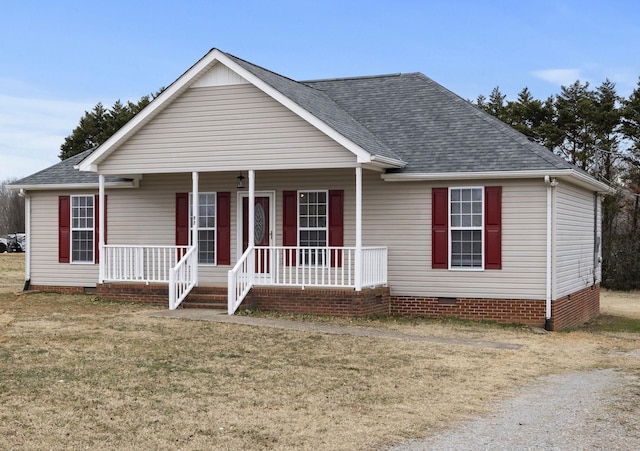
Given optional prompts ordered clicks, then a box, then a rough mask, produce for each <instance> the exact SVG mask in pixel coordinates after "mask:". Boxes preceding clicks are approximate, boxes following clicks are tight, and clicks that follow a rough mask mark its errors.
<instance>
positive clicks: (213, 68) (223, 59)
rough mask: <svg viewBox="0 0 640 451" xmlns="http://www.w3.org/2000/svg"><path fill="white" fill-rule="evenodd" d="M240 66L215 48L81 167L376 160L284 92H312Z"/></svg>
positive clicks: (359, 134) (140, 170) (112, 170)
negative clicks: (290, 90) (284, 88)
mask: <svg viewBox="0 0 640 451" xmlns="http://www.w3.org/2000/svg"><path fill="white" fill-rule="evenodd" d="M240 63H242V64H240ZM244 65H248V63H246V62H243V61H241V60H236V59H235V58H232V57H230V56H228V55H226V54H224V53H223V52H220V51H219V50H216V49H214V50H212V51H211V52H209V53H208V54H207V55H206V56H205V57H203V58H202V59H201V60H200V61H198V62H197V63H196V64H195V65H194V66H193V67H191V68H190V69H189V70H188V71H187V72H185V74H183V75H182V76H181V77H180V78H178V80H176V81H175V82H174V83H173V84H172V85H171V86H169V88H167V89H166V90H165V91H164V92H162V94H160V95H159V96H158V97H157V98H156V99H154V101H153V102H151V104H150V105H149V106H148V107H147V108H145V109H144V110H143V111H141V112H140V113H139V114H138V115H136V116H135V117H134V118H133V119H132V120H131V121H130V122H129V123H128V124H127V125H125V126H124V127H123V128H122V129H120V130H119V131H118V132H117V133H116V134H115V135H113V136H112V137H111V138H110V139H109V140H107V141H106V142H105V143H104V144H103V145H102V146H101V147H100V148H99V149H98V150H97V151H96V152H94V153H93V154H92V155H91V156H90V157H89V158H87V159H86V160H84V161H83V162H82V163H81V164H80V165H79V166H78V169H80V170H81V171H93V172H100V173H103V174H144V173H161V172H189V171H194V170H199V171H206V170H216V171H226V170H229V171H235V170H241V169H244V170H246V168H247V166H246V162H247V161H255V165H252V167H253V168H254V169H263V170H265V169H301V168H316V167H325V168H327V167H329V168H331V167H353V166H355V165H356V164H358V163H368V162H372V161H373V160H374V159H375V156H374V155H372V154H371V153H370V152H369V151H367V150H365V149H364V148H363V147H361V146H360V145H358V144H356V143H355V142H354V141H353V140H352V139H349V138H347V137H345V136H344V134H342V133H340V132H338V131H336V130H335V128H334V127H331V126H329V125H327V124H326V123H325V122H324V121H322V120H321V119H318V117H317V116H315V115H314V114H312V113H310V112H309V111H308V108H307V109H305V108H304V107H303V106H301V105H300V104H299V102H298V101H297V99H296V100H292V99H291V98H289V97H288V96H287V95H285V94H283V93H282V92H281V91H282V90H283V89H282V87H283V86H284V85H286V87H287V88H291V89H292V92H294V91H297V90H301V91H304V90H309V89H311V88H309V87H306V86H304V85H302V84H299V83H297V82H294V81H292V80H289V79H285V78H284V77H280V76H276V75H275V74H272V75H273V76H276V77H280V78H281V79H282V80H278V82H279V83H282V84H283V86H279V87H278V88H275V87H274V86H272V85H273V84H277V83H273V80H271V79H268V77H267V76H266V75H264V74H263V73H262V72H260V71H258V70H257V69H258V68H257V66H255V67H254V66H251V65H248V67H249V68H251V69H253V72H252V71H250V70H247V67H245V66H244ZM260 70H261V71H263V70H262V69H260ZM256 73H257V74H258V75H256ZM269 74H270V75H271V73H269ZM261 75H262V77H261ZM263 78H265V79H268V81H269V82H271V84H269V82H267V81H265V80H264V79H263ZM288 94H291V92H289V93H288ZM318 95H320V96H322V95H323V94H322V93H318ZM327 101H328V102H329V103H330V102H331V101H330V100H328V98H327ZM329 103H328V104H329ZM329 117H330V116H329ZM343 122H344V121H343ZM345 129H346V130H347V132H348V133H347V134H349V133H352V132H353V136H355V137H356V140H358V139H361V138H363V137H364V138H365V139H364V141H363V142H364V143H373V144H374V147H376V146H377V145H378V143H377V142H375V140H367V139H366V138H370V137H369V136H367V135H368V132H367V131H366V129H364V127H361V126H360V125H359V124H357V123H355V127H354V124H350V125H349V127H348V128H345ZM354 130H355V131H354ZM379 149H382V150H384V148H383V147H379ZM387 159H388V158H386V157H385V161H386V160H387ZM391 160H392V164H394V165H395V166H398V165H399V164H400V165H401V164H402V162H400V161H397V160H393V159H391ZM378 164H379V163H378ZM384 164H388V163H384ZM168 169H170V171H168Z"/></svg>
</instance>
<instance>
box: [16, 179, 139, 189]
mask: <svg viewBox="0 0 640 451" xmlns="http://www.w3.org/2000/svg"><path fill="white" fill-rule="evenodd" d="M104 186H105V187H106V188H138V187H139V186H140V183H139V181H138V180H132V181H130V182H109V183H105V184H104ZM6 187H7V188H9V189H10V190H16V191H17V190H21V189H23V190H25V191H59V190H86V189H97V188H98V187H99V184H98V183H97V182H96V183H65V184H60V185H53V184H49V185H6Z"/></svg>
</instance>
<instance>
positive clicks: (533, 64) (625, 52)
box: [0, 0, 640, 181]
mask: <svg viewBox="0 0 640 451" xmlns="http://www.w3.org/2000/svg"><path fill="white" fill-rule="evenodd" d="M1 11H2V12H1V14H0V17H1V18H2V26H1V27H0V181H2V180H5V179H7V178H14V177H23V176H26V175H29V174H31V173H33V172H35V171H38V170H40V169H43V168H45V167H47V166H50V165H51V164H54V163H57V162H58V161H59V160H58V154H59V151H60V145H61V144H62V143H63V142H64V137H65V136H67V135H69V134H70V133H71V131H72V130H73V128H74V127H75V126H76V125H77V124H78V121H79V119H80V117H81V116H82V115H83V114H84V111H85V110H90V109H91V108H92V107H93V106H94V105H95V104H96V103H97V102H102V103H103V104H104V105H105V106H107V107H109V106H111V105H112V104H113V103H114V102H115V101H116V100H117V99H122V100H123V101H125V100H133V101H137V100H138V99H139V98H140V97H141V96H143V95H145V94H149V93H152V92H155V91H157V90H158V89H159V88H160V87H162V86H167V85H169V84H170V83H171V82H173V81H174V80H175V79H176V78H178V77H179V76H180V75H181V74H182V73H183V72H184V71H186V70H187V69H188V68H189V67H190V66H191V65H192V64H193V63H195V62H196V61H197V60H198V59H199V58H200V57H202V56H203V55H204V54H205V53H207V51H209V50H210V49H211V48H213V47H217V48H219V49H221V50H223V51H225V52H229V53H232V54H234V55H236V56H238V57H240V58H243V59H246V60H248V61H251V62H252V63H255V64H258V65H261V66H264V67H266V68H268V69H270V70H273V71H275V72H278V73H280V74H282V75H285V76H288V77H290V78H293V79H296V80H308V79H317V78H331V77H344V76H356V75H376V74H388V73H396V72H422V73H424V74H425V75H427V76H428V77H430V78H432V79H434V80H435V81H437V82H438V83H440V84H442V85H444V86H445V87H446V88H448V89H450V90H452V91H453V92H455V93H457V94H458V95H460V96H462V97H463V98H466V99H473V100H475V99H476V98H477V96H478V95H479V94H484V95H488V94H489V93H490V92H491V90H492V89H493V88H494V87H495V86H499V87H500V89H501V90H502V92H503V93H504V94H507V96H508V98H510V99H513V98H515V97H516V95H517V93H518V92H519V91H520V90H522V88H524V87H525V86H526V87H528V88H529V89H530V90H531V92H532V93H533V95H534V97H536V98H540V99H544V98H546V97H548V96H549V95H553V94H557V93H559V92H560V86H561V85H568V84H571V83H573V82H574V81H575V80H577V79H579V80H581V81H582V82H585V81H588V82H590V83H591V85H592V86H597V85H599V84H601V83H602V82H603V81H604V80H605V79H607V78H609V79H610V80H612V81H613V82H615V83H616V85H617V88H618V92H619V93H620V94H621V95H625V96H627V95H629V93H630V92H631V91H632V90H633V89H634V88H635V87H636V85H637V82H638V77H639V76H640V54H639V51H638V46H639V44H640V26H639V25H638V22H639V19H640V2H635V1H631V0H608V1H592V0H566V1H563V0H555V1H553V0H536V1H513V0H508V1H491V0H487V1H480V0H475V1H474V0H459V1H456V0H394V1H391V0H389V1H378V0H370V1H360V0H353V1H350V0H335V1H334V0H323V1H321V0H315V1H310V0H268V1H267V0H265V1H258V0H244V1H238V2H235V1H230V0H227V1H216V0H209V1H205V0H202V1H189V0H182V1H167V0H154V1H151V0H149V1H136V0H126V1H123V0H112V1H108V2H89V1H65V0H58V1H55V2H43V1H40V0H21V1H19V2H18V1H15V2H3V5H2V8H1Z"/></svg>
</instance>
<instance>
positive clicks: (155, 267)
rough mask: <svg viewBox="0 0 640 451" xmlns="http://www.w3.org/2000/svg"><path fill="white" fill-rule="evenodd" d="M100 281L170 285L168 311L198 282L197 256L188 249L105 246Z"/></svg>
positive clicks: (193, 250) (187, 247) (192, 248)
mask: <svg viewBox="0 0 640 451" xmlns="http://www.w3.org/2000/svg"><path fill="white" fill-rule="evenodd" d="M102 255H103V262H102V280H104V281H105V282H144V283H147V284H148V283H167V284H169V308H170V309H171V310H173V309H175V308H177V307H178V305H180V303H181V302H182V301H183V300H184V298H185V297H186V296H187V294H189V291H191V289H192V288H193V287H194V286H195V285H196V284H197V283H198V253H197V251H196V247H195V246H193V247H189V246H143V245H113V244H109V245H105V246H104V247H103V252H102Z"/></svg>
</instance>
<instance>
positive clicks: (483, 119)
mask: <svg viewBox="0 0 640 451" xmlns="http://www.w3.org/2000/svg"><path fill="white" fill-rule="evenodd" d="M306 85H307V86H310V87H312V88H315V89H317V90H320V91H323V92H324V93H326V94H327V95H328V96H330V97H331V98H332V99H333V100H334V101H335V102H336V103H337V104H338V105H339V106H340V107H342V108H343V109H345V110H346V111H347V112H348V113H349V114H350V115H351V116H352V117H353V118H354V119H355V120H357V121H358V122H359V123H360V124H362V125H363V126H364V127H366V128H367V129H369V130H370V131H371V132H372V133H373V134H375V135H376V136H377V137H378V138H379V139H380V140H381V141H382V142H384V143H385V144H386V145H387V146H388V147H390V148H391V149H393V150H394V152H396V153H397V154H398V155H399V156H400V158H402V159H403V160H404V161H406V162H407V165H406V167H404V168H402V169H392V170H390V172H409V173H411V172H413V173H416V172H417V173H440V172H445V173H446V172H449V173H450V172H485V171H521V170H536V169H540V170H549V169H567V168H573V166H572V165H570V164H569V163H567V162H566V161H565V160H563V159H562V158H560V157H558V156H556V155H554V154H553V153H552V152H550V151H549V150H547V149H546V148H545V147H543V146H540V145H538V144H536V143H533V142H531V141H529V140H528V139H527V138H526V137H525V136H524V135H522V134H521V133H519V132H517V131H516V130H514V129H513V128H511V127H509V126H508V125H506V124H504V123H502V122H501V121H499V120H497V119H495V118H494V117H493V116H491V115H489V114H487V113H485V112H484V111H482V110H480V109H479V108H477V107H475V106H474V105H472V104H471V103H469V102H468V101H466V100H464V99H462V98H460V97H459V96H457V95H456V94H454V93H452V92H451V91H448V90H447V89H445V88H444V87H442V86H441V85H439V84H437V83H436V82H434V81H433V80H431V79H429V78H427V77H425V76H424V75H422V74H420V73H412V74H395V75H383V76H377V77H360V78H349V79H335V80H317V81H310V82H306Z"/></svg>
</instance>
